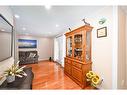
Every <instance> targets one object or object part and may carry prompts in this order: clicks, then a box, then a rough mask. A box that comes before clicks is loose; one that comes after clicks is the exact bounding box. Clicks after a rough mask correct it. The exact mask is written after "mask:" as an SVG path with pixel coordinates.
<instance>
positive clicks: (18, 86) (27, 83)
mask: <svg viewBox="0 0 127 95" xmlns="http://www.w3.org/2000/svg"><path fill="white" fill-rule="evenodd" d="M24 71H25V72H26V74H27V76H24V77H22V78H19V77H16V79H15V81H14V82H12V83H7V81H4V83H3V84H2V85H1V86H0V89H1V90H26V89H32V80H33V78H34V74H33V72H32V68H31V67H29V68H24Z"/></svg>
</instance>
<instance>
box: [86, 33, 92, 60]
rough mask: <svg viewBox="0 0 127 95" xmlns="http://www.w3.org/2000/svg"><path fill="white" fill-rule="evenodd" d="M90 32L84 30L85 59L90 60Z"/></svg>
mask: <svg viewBox="0 0 127 95" xmlns="http://www.w3.org/2000/svg"><path fill="white" fill-rule="evenodd" d="M90 50H91V32H86V58H85V59H86V61H90V60H91V51H90Z"/></svg>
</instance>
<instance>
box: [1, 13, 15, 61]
mask: <svg viewBox="0 0 127 95" xmlns="http://www.w3.org/2000/svg"><path fill="white" fill-rule="evenodd" d="M12 31H13V26H12V25H11V24H10V23H9V22H8V21H7V20H6V19H5V18H4V17H3V16H2V15H0V61H3V60H5V59H7V58H9V57H11V56H12Z"/></svg>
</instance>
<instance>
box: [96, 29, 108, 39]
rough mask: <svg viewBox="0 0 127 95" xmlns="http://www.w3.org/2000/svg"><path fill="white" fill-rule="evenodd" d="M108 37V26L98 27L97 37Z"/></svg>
mask: <svg viewBox="0 0 127 95" xmlns="http://www.w3.org/2000/svg"><path fill="white" fill-rule="evenodd" d="M101 37H107V27H102V28H99V29H97V38H101Z"/></svg>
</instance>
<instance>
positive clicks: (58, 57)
mask: <svg viewBox="0 0 127 95" xmlns="http://www.w3.org/2000/svg"><path fill="white" fill-rule="evenodd" d="M64 57H65V36H64V35H61V36H59V37H56V38H55V39H54V60H55V61H57V62H58V63H60V64H61V65H62V66H63V67H64Z"/></svg>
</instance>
